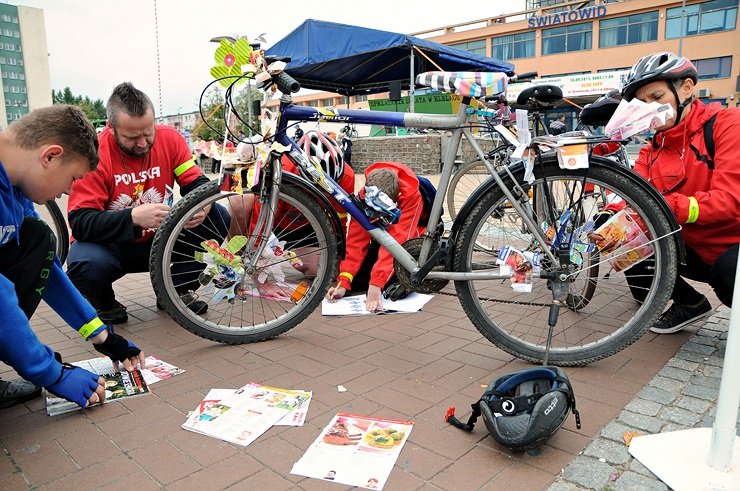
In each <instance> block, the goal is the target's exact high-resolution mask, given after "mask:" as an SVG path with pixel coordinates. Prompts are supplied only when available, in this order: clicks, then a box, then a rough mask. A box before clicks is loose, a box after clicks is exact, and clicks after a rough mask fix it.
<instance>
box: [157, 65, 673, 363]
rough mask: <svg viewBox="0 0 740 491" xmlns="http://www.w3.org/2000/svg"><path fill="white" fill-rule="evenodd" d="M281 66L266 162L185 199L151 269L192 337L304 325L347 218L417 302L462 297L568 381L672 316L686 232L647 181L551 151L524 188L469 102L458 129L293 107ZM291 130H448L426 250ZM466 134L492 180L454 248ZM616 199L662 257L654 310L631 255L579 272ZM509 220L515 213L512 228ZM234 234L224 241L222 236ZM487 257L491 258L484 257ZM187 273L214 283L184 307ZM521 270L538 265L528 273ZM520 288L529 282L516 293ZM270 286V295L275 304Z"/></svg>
mask: <svg viewBox="0 0 740 491" xmlns="http://www.w3.org/2000/svg"><path fill="white" fill-rule="evenodd" d="M285 61H286V59H285V58H268V59H267V60H266V62H267V63H269V64H270V65H269V67H272V68H262V69H261V71H260V73H258V74H257V77H258V78H259V79H261V80H264V81H265V83H264V85H263V88H264V87H265V86H267V85H273V84H274V85H275V86H276V87H277V88H278V90H279V91H280V92H281V93H282V97H281V99H280V106H279V110H278V111H277V120H276V121H275V127H274V129H273V131H271V132H270V133H268V134H266V135H265V140H266V143H265V148H266V150H265V151H264V152H263V155H264V157H265V158H264V161H257V162H255V163H251V164H250V166H245V167H244V168H243V169H241V170H239V168H238V167H237V171H236V172H235V173H234V174H233V175H229V174H228V173H224V176H223V178H222V180H221V182H220V183H219V182H216V181H214V182H212V183H210V184H209V185H205V186H201V187H199V188H198V189H196V190H195V191H193V192H192V193H189V194H188V195H187V196H186V197H184V198H183V199H181V200H180V201H178V202H177V203H176V204H175V206H174V207H173V208H172V210H171V212H170V214H169V215H168V216H167V218H166V219H165V221H164V222H163V223H162V225H161V226H160V227H159V229H158V231H157V234H156V236H155V238H154V243H153V247H152V255H151V265H150V266H151V267H150V271H151V277H152V283H153V286H154V290H155V292H156V295H157V298H158V300H159V301H160V303H161V304H162V305H163V306H164V308H165V309H166V311H167V312H168V313H169V314H170V315H171V316H172V318H173V319H174V320H175V321H176V322H178V323H179V324H180V325H181V326H183V327H184V328H186V329H188V330H189V331H191V332H193V333H195V334H196V335H198V336H201V337H203V338H206V339H210V340H214V341H218V342H223V343H230V344H239V343H249V342H257V341H263V340H267V339H271V338H273V337H275V336H278V335H280V334H282V333H284V332H286V331H288V330H289V329H291V328H293V327H294V326H296V325H297V324H299V323H300V322H301V321H302V320H303V319H305V318H306V317H307V316H308V315H309V314H310V313H311V312H313V311H314V310H315V308H316V307H317V306H318V305H319V304H320V302H321V301H322V299H323V297H324V295H325V294H326V292H327V290H328V288H329V286H330V283H331V281H332V280H333V278H334V274H335V273H336V271H337V264H338V260H339V259H340V258H341V257H343V256H344V254H345V244H344V232H343V228H342V225H341V222H340V218H339V216H338V214H337V213H336V211H335V209H334V205H335V204H338V205H341V208H342V209H344V210H346V211H347V212H348V213H349V214H350V215H351V217H352V219H353V220H357V221H358V222H359V223H361V224H362V225H363V227H364V228H365V229H367V230H368V232H369V234H370V235H371V237H372V238H373V239H374V240H376V241H377V242H378V243H380V244H381V245H382V246H383V247H385V248H386V249H387V250H388V251H389V252H390V254H391V255H392V256H393V257H394V258H395V272H396V275H397V277H398V279H399V281H400V282H401V284H402V285H404V286H405V287H407V288H408V289H410V290H412V291H417V292H436V291H441V290H443V289H444V288H445V287H446V286H447V285H448V283H449V282H450V281H452V282H454V288H455V293H454V294H453V295H456V296H458V298H459V300H460V303H461V305H462V308H463V310H464V312H465V313H466V315H467V316H468V318H469V319H470V320H471V322H472V323H473V324H474V325H475V327H476V328H477V329H478V331H479V332H480V333H481V334H482V335H483V336H485V337H486V338H487V339H488V340H489V341H491V342H492V343H493V344H495V345H496V346H498V347H499V348H501V349H503V350H504V351H506V352H508V353H510V354H512V355H514V356H516V357H519V358H521V359H524V360H527V361H531V362H542V361H543V360H544V361H545V362H549V363H551V364H554V365H563V366H572V365H583V364H587V363H590V362H593V361H596V360H599V359H602V358H605V357H608V356H610V355H612V354H614V353H616V352H618V351H620V350H622V349H624V348H626V347H627V346H629V345H630V344H632V343H634V342H635V341H636V340H637V339H639V338H640V337H641V336H642V335H643V334H644V333H645V332H646V331H647V329H648V328H649V327H650V326H651V325H652V323H653V322H654V321H655V320H656V319H657V317H658V316H659V315H660V314H661V313H662V311H663V309H664V307H665V305H666V304H667V302H668V300H669V297H670V291H671V288H672V285H673V282H674V281H675V277H676V269H677V264H676V263H677V261H676V258H677V257H682V256H679V254H680V253H682V249H681V245H680V241H678V240H677V239H676V235H675V234H676V232H677V231H678V230H679V229H680V228H679V226H678V224H677V223H676V221H675V218H674V217H673V215H672V214H671V213H670V210H669V208H668V206H667V204H666V203H665V202H664V200H663V199H662V197H661V196H660V194H659V193H658V192H657V191H655V190H654V189H653V188H652V187H651V186H650V185H649V184H648V183H647V182H646V181H644V180H643V179H642V178H640V177H639V176H637V175H635V174H634V173H632V172H630V171H629V170H627V169H623V168H620V167H617V166H614V165H612V163H611V161H609V160H607V159H604V158H602V157H599V156H596V155H592V154H591V155H589V160H588V162H589V167H588V168H582V169H575V170H564V169H561V168H560V166H559V165H558V160H557V156H556V155H555V154H554V153H553V152H540V151H537V158H536V159H535V163H534V167H533V169H531V170H532V172H533V177H534V179H533V180H532V181H531V182H528V181H527V180H525V171H526V170H527V169H526V166H525V164H524V163H523V162H517V163H512V162H508V161H507V162H491V160H490V159H489V158H488V156H487V155H486V153H485V152H484V151H483V150H482V149H481V148H480V146H479V145H478V143H477V142H476V141H475V139H474V138H473V137H472V133H471V130H470V127H469V123H468V117H469V115H468V113H467V111H466V110H467V107H468V106H469V105H470V104H471V100H472V97H471V94H470V93H467V92H465V91H464V90H457V93H458V94H460V95H461V96H462V100H461V103H460V106H459V110H458V112H457V114H454V115H433V114H418V113H393V112H372V111H366V110H365V111H363V110H341V109H326V108H324V109H317V108H311V107H305V106H296V105H293V103H292V97H291V95H290V94H291V93H293V92H296V91H297V90H299V88H300V85H299V84H298V83H297V82H296V81H295V80H293V79H292V78H291V77H290V76H289V75H287V74H286V73H284V72H282V71H279V68H274V67H275V65H274V64H278V63H281V62H285ZM270 70H272V72H271V71H270ZM451 75H453V76H454V74H444V73H441V74H439V73H436V74H435V73H432V74H422V75H420V76H419V78H417V83H419V84H421V85H427V86H430V85H431V86H432V87H433V88H435V89H437V90H445V91H448V92H455V91H456V89H455V88H454V87H453V86H451V85H446V84H445V80H449V79H450V76H451ZM481 75H482V77H481V79H482V80H483V82H481V79H478V82H479V83H480V87H482V90H484V91H485V90H491V89H492V88H493V87H498V88H500V86H501V85H504V86H505V84H506V83H507V81H508V80H509V79H508V78H507V76H506V74H470V77H471V79H472V80H475V77H477V76H481ZM249 76H252V74H249ZM504 88H505V87H504ZM290 121H332V122H337V121H341V122H344V123H356V124H378V125H393V126H405V127H418V128H427V129H437V130H448V131H452V136H451V144H450V145H449V147H448V149H447V151H446V154H445V157H444V162H443V167H442V173H441V177H440V182H439V188H438V192H437V196H436V199H435V201H434V204H433V206H432V211H431V215H430V219H429V224H428V226H427V233H426V234H425V236H424V237H423V238H418V239H412V240H410V241H407V242H406V243H404V244H399V243H397V242H396V241H395V240H393V239H392V237H391V236H390V234H388V232H386V231H385V230H384V228H383V224H384V223H385V224H387V223H388V219H389V217H388V216H386V215H383V214H382V213H380V212H378V213H379V214H378V213H370V212H366V206H365V204H364V203H363V202H361V201H360V200H359V199H358V198H356V197H355V196H352V195H349V194H347V193H346V192H344V191H343V190H342V189H341V188H340V187H339V186H338V185H337V184H336V183H335V182H334V181H333V180H332V179H330V178H329V177H327V176H325V175H324V174H323V173H322V172H321V168H320V167H318V166H317V165H315V164H314V163H313V162H312V161H311V160H310V159H309V158H308V157H307V156H306V155H305V154H304V153H303V152H302V150H301V149H300V148H298V147H297V146H296V145H295V144H294V143H293V142H292V141H291V139H290V138H289V137H288V135H287V134H286V129H287V128H288V125H289V123H290ZM463 135H464V136H465V137H466V138H467V139H468V141H469V142H470V144H471V145H472V147H473V149H474V150H475V152H476V154H477V155H478V157H479V158H480V159H481V160H482V161H483V163H484V165H485V166H486V168H487V170H488V172H489V174H490V176H491V178H490V179H488V180H487V181H486V182H485V183H484V184H483V185H481V186H480V187H479V188H478V189H476V191H475V192H474V193H473V194H472V196H471V197H470V199H469V200H468V201H467V203H466V204H465V205H464V206H463V207H462V209H461V210H460V211H459V213H458V216H457V218H456V219H455V221H454V222H453V224H452V227H451V229H450V230H449V231H448V232H444V233H442V232H440V229H439V228H438V227H437V225H438V223H439V221H440V220H441V210H442V204H443V202H444V200H445V196H446V192H447V190H448V189H447V188H448V185H449V182H450V179H451V177H452V171H453V167H454V161H455V153H456V151H455V150H456V149H457V148H458V145H459V143H460V140H461V138H462V136H463ZM588 141H589V142H590V143H596V142H598V141H604V139H603V138H601V139H599V138H590V139H588ZM535 150H536V149H535ZM281 159H288V160H290V161H291V162H292V163H293V164H294V165H295V166H296V168H297V169H299V170H300V173H301V176H298V175H296V174H291V173H287V172H283V171H282V166H281ZM225 167H226V166H225ZM255 176H256V177H257V178H255ZM242 184H243V185H242ZM529 190H532V191H533V193H532V195H531V197H530V193H529ZM240 191H241V192H243V193H244V194H242V195H240V194H239V192H240ZM615 200H620V202H621V203H623V204H624V206H625V209H626V210H629V212H630V213H631V214H632V215H634V217H635V220H637V221H638V222H639V223H640V230H641V231H642V233H644V238H645V239H646V242H644V243H643V244H641V247H643V248H644V249H643V250H642V252H641V253H643V254H645V253H649V254H651V257H652V259H653V260H654V269H653V271H652V274H651V275H650V277H649V279H648V281H647V282H646V283H649V285H647V286H646V287H644V290H643V291H642V292H641V293H643V294H644V297H645V298H644V299H643V301H642V302H637V301H635V300H634V298H633V295H632V292H631V289H630V288H631V285H630V284H629V283H628V281H627V279H628V273H629V270H628V269H623V268H622V267H616V266H615V265H614V264H617V263H618V262H619V261H620V260H624V258H627V257H629V256H630V255H631V254H634V253H635V251H637V249H636V248H633V247H632V246H631V245H630V244H629V243H625V246H624V247H621V246H620V248H618V249H616V250H612V251H611V252H610V253H609V255H607V254H606V253H605V254H604V256H603V257H601V258H600V259H599V260H598V261H597V262H596V264H595V265H588V266H587V267H585V268H584V266H583V262H584V261H583V257H584V255H586V254H593V253H592V252H582V249H584V250H587V249H589V244H590V240H589V239H588V238H587V232H586V230H587V227H588V225H589V222H590V220H591V219H592V217H593V216H594V215H595V214H596V213H597V212H598V211H599V210H600V209H603V208H604V207H605V206H607V205H608V204H609V203H614V202H615ZM245 202H248V203H250V202H251V203H254V204H255V205H254V208H253V211H252V213H251V215H249V216H247V214H246V213H244V210H245V209H246V207H245V205H244V203H245ZM214 204H218V205H220V206H224V207H225V208H227V210H228V211H229V215H230V217H231V218H230V221H231V222H230V223H228V224H224V223H206V227H207V230H208V233H210V234H211V235H210V236H202V237H200V238H199V239H198V240H201V239H202V240H201V242H200V243H199V244H197V246H198V248H199V252H198V253H197V254H196V255H195V257H179V256H178V255H177V254H176V253H175V250H174V249H175V245H176V244H177V243H178V241H180V240H185V239H184V237H187V234H184V231H185V228H186V224H187V222H188V220H189V218H190V217H191V216H193V215H194V214H195V213H197V212H198V211H199V210H201V209H203V208H204V207H208V206H213V205H214ZM506 206H511V208H513V212H506V213H502V209H503V208H504V207H506ZM225 226H226V228H229V230H230V233H229V234H228V236H223V235H222V234H221V233H220V232H219V230H223V229H224V227H225ZM591 226H592V227H593V223H592V222H591ZM191 235H192V234H191ZM482 243H483V244H486V246H485V247H480V244H482ZM620 244H622V243H621V242H620ZM504 246H508V247H509V248H518V249H520V250H521V251H522V254H526V255H527V257H528V258H529V259H527V260H525V261H523V262H519V263H518V264H515V265H514V268H513V270H512V269H511V268H508V266H507V265H506V264H503V265H502V264H501V261H500V258H499V257H498V256H499V255H500V254H501V252H502V251H503V250H504ZM604 250H605V251H606V249H604ZM596 256H597V257H599V256H598V252H597V253H596ZM538 259H539V261H537V260H538ZM497 260H499V261H497ZM537 262H539V272H538V271H537V267H535V266H536V264H535V263H537ZM175 263H177V265H178V266H188V267H190V268H191V270H200V271H202V273H201V277H200V281H199V282H198V284H197V285H193V286H192V288H191V289H190V291H189V294H188V295H182V296H181V295H179V294H178V293H177V292H178V289H179V288H178V287H181V286H182V285H181V283H182V282H181V281H180V280H179V279H178V278H177V277H176V276H175V275H173V274H171V273H170V269H171V267H172V266H173V264H175ZM602 264H603V265H609V267H608V268H606V267H604V268H603V269H607V270H608V271H606V272H605V273H604V274H599V277H598V281H593V278H592V276H593V274H592V271H594V270H597V268H596V267H595V266H599V265H602ZM521 266H527V268H525V269H524V272H523V271H522V270H521V269H520V267H521ZM622 266H623V265H622ZM521 276H524V277H525V281H524V282H522V283H518V280H519V279H520V278H519V277H521ZM512 278H514V280H516V281H517V284H526V283H527V282H529V286H530V289H531V291H529V292H524V293H520V292H518V291H516V290H515V289H514V288H513V287H512V286H513V285H514V283H511V284H510V283H509V282H510V281H511V280H512ZM265 280H268V281H267V282H265ZM507 280H509V281H507ZM268 284H269V285H271V288H272V291H271V292H267V291H264V290H263V288H264V287H265V285H268ZM584 284H585V285H584ZM589 285H591V286H593V287H594V288H595V292H594V293H593V295H591V297H590V298H589V301H588V302H580V301H579V297H582V296H583V295H582V292H583V291H584V290H585V289H586V288H588V287H589ZM633 288H634V287H633ZM444 293H447V292H444ZM450 294H452V293H450ZM198 297H202V298H204V299H206V300H207V301H208V302H209V310H208V312H207V313H206V314H204V315H198V314H195V313H193V312H191V311H190V310H189V309H188V308H187V303H186V302H187V301H190V300H192V299H193V298H198Z"/></svg>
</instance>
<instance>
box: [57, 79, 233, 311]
mask: <svg viewBox="0 0 740 491" xmlns="http://www.w3.org/2000/svg"><path fill="white" fill-rule="evenodd" d="M106 110H107V113H108V127H107V128H106V129H105V130H103V131H102V132H101V133H100V134H99V135H98V141H99V143H100V163H99V164H98V167H97V170H95V171H94V172H90V173H88V174H87V175H86V176H85V177H84V178H83V179H80V180H78V181H77V182H75V184H74V185H73V187H72V193H71V194H70V197H69V203H68V208H67V211H68V216H69V223H70V226H71V228H72V235H73V236H74V242H73V243H72V245H71V247H70V250H69V256H68V259H67V263H68V268H67V275H68V276H69V278H70V279H71V280H72V283H74V284H75V286H76V287H77V288H78V289H79V290H80V292H81V293H82V294H83V295H84V296H85V297H86V298H87V299H88V300H89V301H90V303H91V304H92V305H93V307H95V309H96V310H97V311H98V316H99V317H100V318H101V320H103V322H106V323H111V324H118V323H121V322H126V320H127V319H128V315H127V312H126V307H125V306H124V305H122V304H121V303H119V302H118V301H116V297H115V293H114V292H113V282H115V281H116V280H118V279H120V278H122V277H123V276H124V275H125V274H127V273H134V272H144V271H148V269H149V253H150V250H151V245H152V239H153V238H154V233H155V232H156V229H157V227H158V226H159V225H160V224H161V223H162V220H164V218H165V216H166V215H167V213H168V212H169V209H170V204H169V203H165V199H166V198H167V197H168V196H167V195H168V192H167V189H166V186H169V187H170V188H171V187H172V186H173V185H174V183H175V181H176V182H177V184H178V185H179V186H180V192H181V194H182V195H185V194H187V193H189V192H190V191H192V190H193V189H195V188H196V187H198V186H201V185H203V184H206V183H208V178H207V177H205V176H204V175H203V173H202V172H201V170H200V168H199V167H198V166H197V165H196V164H195V162H194V161H193V156H192V154H191V153H190V149H189V148H188V144H187V142H186V141H185V139H184V138H183V137H182V136H181V135H180V133H178V132H177V130H175V129H174V128H172V127H169V126H162V125H155V124H154V106H153V104H152V101H151V99H150V98H149V97H148V96H147V95H146V94H144V93H143V92H141V91H140V90H138V89H136V88H135V87H134V86H133V85H132V84H130V83H122V84H120V85H118V86H117V87H116V88H115V89H114V90H113V94H112V95H111V96H110V99H108V104H107V107H106ZM155 137H156V138H155ZM208 214H209V219H210V218H211V217H210V215H213V214H219V215H221V217H218V216H217V215H213V219H212V220H209V223H216V224H227V226H228V223H229V217H228V214H227V213H226V211H225V210H224V209H223V208H222V207H212V208H211V209H210V210H208ZM205 219H206V213H205V212H200V213H198V214H197V215H195V216H194V217H193V219H192V220H191V222H190V223H189V224H188V228H191V229H193V230H192V232H193V233H194V234H196V235H197V233H198V229H197V228H198V227H199V226H200V225H201V224H202V222H203V221H204V220H205ZM219 232H221V231H219ZM222 232H223V234H222V235H223V236H225V235H226V231H225V230H223V231H222ZM180 242H181V245H180V246H179V247H182V248H183V251H181V252H182V253H184V254H188V255H191V256H192V254H193V252H194V246H191V245H189V244H188V242H193V243H194V244H198V243H199V241H197V240H193V241H180ZM180 242H179V243H180ZM186 249H187V250H186ZM180 268H182V266H180ZM191 268H192V266H191ZM174 269H175V268H174V267H173V272H172V273H173V276H174V275H178V276H176V277H178V278H179V280H178V285H177V288H178V292H179V293H180V294H181V295H183V298H186V297H185V295H186V294H187V293H188V290H189V289H190V288H191V286H192V283H193V281H196V282H197V276H198V273H199V271H198V270H197V269H193V270H182V271H180V270H178V271H174ZM199 269H202V268H199ZM183 274H184V276H182V275H183ZM186 303H188V306H189V308H190V309H191V310H193V311H194V312H197V313H203V312H205V311H206V310H207V309H208V306H207V304H206V303H205V302H203V301H201V300H197V299H194V298H188V300H187V301H186Z"/></svg>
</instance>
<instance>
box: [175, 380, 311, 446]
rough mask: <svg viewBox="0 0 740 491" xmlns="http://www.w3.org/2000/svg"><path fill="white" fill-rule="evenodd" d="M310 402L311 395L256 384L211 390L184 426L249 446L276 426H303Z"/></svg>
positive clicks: (196, 431) (187, 428) (304, 392)
mask: <svg viewBox="0 0 740 491" xmlns="http://www.w3.org/2000/svg"><path fill="white" fill-rule="evenodd" d="M310 399H311V392H306V391H297V390H287V389H278V388H275V387H268V386H264V385H259V384H255V383H249V384H247V385H245V386H243V387H241V388H239V389H237V390H231V389H229V390H226V389H212V390H211V391H210V392H209V393H208V395H207V396H206V398H205V399H203V401H201V403H200V404H199V405H198V407H197V408H196V409H195V410H194V411H193V412H192V413H191V414H190V415H189V416H188V419H187V421H185V423H183V425H182V427H183V428H184V429H186V430H188V431H193V432H195V433H200V434H202V435H206V436H211V437H213V438H218V439H219V440H224V441H227V442H230V443H234V444H236V445H241V446H244V447H246V446H247V445H249V444H250V443H252V442H253V441H255V440H256V439H257V438H259V436H260V435H262V434H263V433H264V432H265V431H267V430H269V429H270V427H272V426H273V425H290V426H300V425H302V424H303V421H304V420H305V414H306V412H307V411H308V404H307V402H308V401H309V400H310ZM304 405H305V406H304ZM298 409H300V410H298ZM296 410H298V411H296ZM286 417H287V418H288V419H287V420H286V421H282V420H283V418H286Z"/></svg>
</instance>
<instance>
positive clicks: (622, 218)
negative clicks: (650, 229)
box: [588, 208, 653, 271]
mask: <svg viewBox="0 0 740 491" xmlns="http://www.w3.org/2000/svg"><path fill="white" fill-rule="evenodd" d="M638 220H639V218H638ZM588 237H589V239H591V241H592V242H593V243H594V244H595V245H596V247H597V248H598V249H599V251H600V252H601V253H602V254H606V257H607V259H608V261H609V264H611V266H612V267H613V268H614V270H615V271H624V270H626V269H629V268H631V267H632V266H634V265H635V264H637V263H640V262H642V261H644V260H645V259H647V258H649V257H651V256H652V255H653V246H652V245H651V244H650V240H649V239H648V237H647V235H645V232H644V231H643V230H642V228H641V227H640V224H639V223H638V221H637V220H636V217H634V216H633V215H632V214H631V213H630V212H629V208H625V209H624V210H621V211H619V212H618V213H615V214H614V216H613V217H611V218H610V219H609V220H607V221H606V222H605V223H604V224H603V225H602V226H600V227H599V228H597V229H596V230H594V231H593V232H590V233H589V234H588Z"/></svg>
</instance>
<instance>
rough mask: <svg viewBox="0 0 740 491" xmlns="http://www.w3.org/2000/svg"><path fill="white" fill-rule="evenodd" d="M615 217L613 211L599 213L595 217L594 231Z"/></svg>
mask: <svg viewBox="0 0 740 491" xmlns="http://www.w3.org/2000/svg"><path fill="white" fill-rule="evenodd" d="M613 216H614V212H613V211H611V210H604V211H600V212H598V213H597V214H596V215H594V216H593V221H594V230H596V229H598V228H599V227H601V226H602V225H604V224H605V223H606V221H607V220H609V219H610V218H611V217H613Z"/></svg>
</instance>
